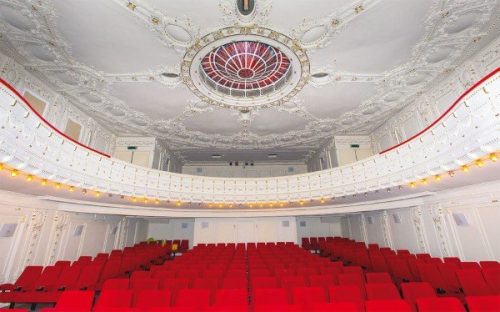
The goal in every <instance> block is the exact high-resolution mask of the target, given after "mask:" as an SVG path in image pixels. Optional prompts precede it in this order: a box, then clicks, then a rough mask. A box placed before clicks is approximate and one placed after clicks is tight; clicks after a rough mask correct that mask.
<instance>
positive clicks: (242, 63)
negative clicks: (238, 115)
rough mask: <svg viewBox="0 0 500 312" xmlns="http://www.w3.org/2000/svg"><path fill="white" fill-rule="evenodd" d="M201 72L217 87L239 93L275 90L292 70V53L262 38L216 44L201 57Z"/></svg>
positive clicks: (284, 81) (235, 94) (249, 94)
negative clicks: (288, 55)
mask: <svg viewBox="0 0 500 312" xmlns="http://www.w3.org/2000/svg"><path fill="white" fill-rule="evenodd" d="M200 72H201V74H202V78H203V80H204V81H205V83H206V84H207V85H208V86H210V87H212V88H213V89H214V90H216V91H219V92H222V93H225V94H227V95H231V96H236V97H253V96H260V95H266V94H269V93H271V92H275V91H276V90H278V89H279V88H280V87H282V86H283V85H284V84H286V83H287V80H288V78H289V77H290V73H291V65H290V60H289V59H288V57H287V56H286V55H285V54H284V53H283V52H281V51H280V50H279V49H277V48H275V47H273V46H271V45H268V44H266V43H262V42H256V41H236V42H229V43H226V44H224V45H222V46H220V47H217V48H215V49H214V50H212V51H211V52H210V53H208V54H207V55H205V57H203V59H202V61H201V65H200Z"/></svg>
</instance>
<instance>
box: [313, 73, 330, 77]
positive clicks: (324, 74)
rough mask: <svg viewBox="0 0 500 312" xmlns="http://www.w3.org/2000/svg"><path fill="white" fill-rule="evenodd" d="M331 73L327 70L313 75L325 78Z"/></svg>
mask: <svg viewBox="0 0 500 312" xmlns="http://www.w3.org/2000/svg"><path fill="white" fill-rule="evenodd" d="M329 75H330V74H329V73H325V72H319V73H314V74H312V76H313V77H314V78H325V77H327V76H329Z"/></svg>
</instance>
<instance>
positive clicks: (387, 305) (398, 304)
mask: <svg viewBox="0 0 500 312" xmlns="http://www.w3.org/2000/svg"><path fill="white" fill-rule="evenodd" d="M365 306H366V312H388V311H390V312H412V309H411V307H410V305H409V304H408V302H406V301H404V300H368V301H366V302H365Z"/></svg>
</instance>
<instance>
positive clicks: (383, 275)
mask: <svg viewBox="0 0 500 312" xmlns="http://www.w3.org/2000/svg"><path fill="white" fill-rule="evenodd" d="M366 282H367V283H390V284H392V283H393V282H392V278H391V276H390V275H389V273H387V272H377V273H366Z"/></svg>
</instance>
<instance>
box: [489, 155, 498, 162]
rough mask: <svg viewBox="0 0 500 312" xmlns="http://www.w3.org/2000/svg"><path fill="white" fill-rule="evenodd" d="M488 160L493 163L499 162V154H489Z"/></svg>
mask: <svg viewBox="0 0 500 312" xmlns="http://www.w3.org/2000/svg"><path fill="white" fill-rule="evenodd" d="M488 159H489V160H491V161H497V154H496V153H491V154H489V155H488Z"/></svg>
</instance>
